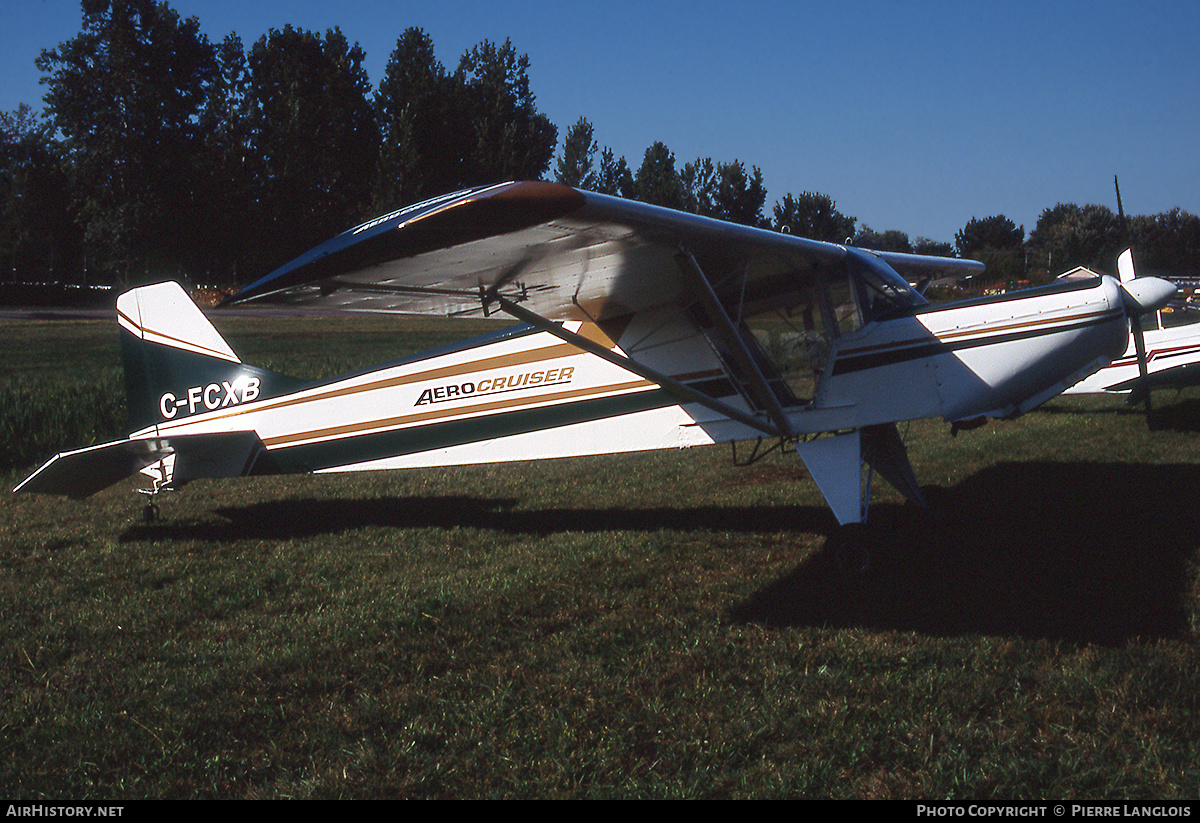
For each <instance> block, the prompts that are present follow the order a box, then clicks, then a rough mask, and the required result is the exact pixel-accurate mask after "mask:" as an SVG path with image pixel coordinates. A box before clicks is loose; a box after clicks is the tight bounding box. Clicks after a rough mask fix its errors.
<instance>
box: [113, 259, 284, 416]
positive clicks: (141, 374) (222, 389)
mask: <svg viewBox="0 0 1200 823" xmlns="http://www.w3.org/2000/svg"><path fill="white" fill-rule="evenodd" d="M117 322H118V324H119V325H120V327H121V353H122V356H123V358H124V363H125V393H126V397H127V400H128V404H129V419H130V421H131V422H132V424H133V427H134V430H135V431H138V430H141V429H145V428H147V427H149V426H154V425H157V424H159V423H164V422H167V421H172V420H180V419H182V418H185V417H188V416H191V415H193V414H199V413H201V412H205V411H213V410H215V409H219V408H224V407H227V406H230V405H239V404H241V403H246V402H250V401H251V400H258V399H263V398H266V397H271V396H273V395H276V394H282V393H285V392H288V391H293V390H295V389H296V388H298V387H299V386H301V385H303V383H304V381H301V380H297V379H295V378H291V377H286V376H284V375H281V374H277V373H275V372H272V371H268V370H266V369H260V368H256V367H254V366H247V365H246V364H244V363H242V361H241V358H239V357H238V356H237V354H236V353H234V351H233V349H232V348H230V346H229V344H228V343H226V342H225V340H224V338H222V337H221V335H220V333H219V332H218V331H217V330H216V329H215V328H214V327H213V325H212V323H210V322H209V320H208V318H207V317H205V316H204V313H203V312H201V311H200V309H199V307H197V306H196V304H195V303H193V302H192V301H191V299H190V298H189V297H188V296H187V293H186V292H184V290H183V288H182V287H180V286H179V284H178V283H171V282H168V283H159V284H157V285H153V286H143V287H141V288H138V289H134V290H133V291H129V292H126V293H124V294H122V295H121V296H120V297H118V298H117Z"/></svg>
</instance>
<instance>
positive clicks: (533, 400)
mask: <svg viewBox="0 0 1200 823" xmlns="http://www.w3.org/2000/svg"><path fill="white" fill-rule="evenodd" d="M654 385H655V384H654V383H651V382H649V381H647V380H638V381H635V382H632V383H620V384H613V385H608V386H593V387H591V388H586V389H573V390H571V391H564V392H556V393H554V394H546V395H540V396H538V397H510V398H506V399H504V400H495V401H492V402H490V403H480V404H478V405H475V406H466V407H459V408H455V409H437V410H431V411H427V412H419V413H416V414H407V415H401V416H399V417H388V418H383V419H379V420H369V421H363V422H360V423H351V424H347V425H344V426H330V427H328V428H324V429H314V430H312V431H306V432H295V433H293V434H286V435H280V436H279V437H271V438H268V439H264V440H263V444H264V445H265V446H266V447H267V448H274V447H279V446H288V445H294V444H296V443H298V442H300V441H318V440H333V439H337V438H341V437H347V436H350V435H355V434H361V433H362V432H365V431H369V430H372V429H398V428H404V427H407V426H412V425H415V424H419V423H429V422H435V421H437V420H439V419H444V418H448V417H472V416H479V415H483V414H487V413H490V412H496V411H501V410H504V409H511V408H514V407H516V406H527V405H532V404H536V405H547V406H553V405H557V404H558V403H562V402H565V401H568V400H577V399H580V398H584V397H592V396H595V395H598V394H605V393H609V392H616V391H621V392H630V391H636V390H641V389H645V388H649V387H652V386H654Z"/></svg>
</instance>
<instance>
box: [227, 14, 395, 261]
mask: <svg viewBox="0 0 1200 823" xmlns="http://www.w3.org/2000/svg"><path fill="white" fill-rule="evenodd" d="M363 58H364V54H363V51H362V49H361V48H360V47H359V46H358V45H357V44H356V45H354V46H351V45H350V44H349V43H348V42H347V40H346V38H345V36H344V35H343V34H342V33H341V31H340V30H338V29H336V28H334V29H330V30H329V31H327V32H326V33H325V36H324V37H321V36H320V35H319V34H316V33H313V32H309V31H304V30H301V29H295V28H293V27H292V26H290V25H289V26H285V27H284V28H283V30H282V31H280V30H276V29H272V30H271V31H270V32H269V33H268V34H266V35H263V36H262V37H261V38H259V40H258V41H257V42H256V43H255V44H254V46H253V47H252V48H251V49H250V56H249V60H248V63H249V68H250V83H249V88H248V100H249V104H250V112H249V116H250V121H251V124H252V128H251V136H250V139H251V145H252V152H251V154H252V156H253V158H254V160H255V163H256V169H255V172H256V183H255V188H256V189H257V194H258V197H259V206H260V212H259V219H260V221H261V230H262V231H263V233H264V237H263V241H264V242H265V243H266V244H267V248H268V249H270V250H271V252H272V258H271V259H269V260H267V261H264V262H263V263H262V264H261V265H265V266H274V265H278V264H279V263H282V262H284V261H285V260H287V259H289V258H290V257H292V256H294V255H296V254H299V253H300V252H302V251H304V250H305V249H308V248H310V247H311V246H313V245H315V244H317V243H319V242H321V241H323V240H326V239H328V238H329V237H332V236H333V235H335V234H338V233H340V232H342V231H343V230H345V229H346V228H348V227H349V226H351V225H353V223H355V222H356V221H358V220H361V219H364V218H365V217H367V216H368V215H369V214H370V208H369V204H370V202H371V190H372V182H373V178H374V175H375V172H376V169H377V161H378V146H379V130H378V125H377V123H376V121H375V115H374V110H373V109H372V107H371V105H370V102H369V100H368V97H367V96H368V93H369V91H370V84H369V83H368V81H367V73H366V70H365V69H364V68H363Z"/></svg>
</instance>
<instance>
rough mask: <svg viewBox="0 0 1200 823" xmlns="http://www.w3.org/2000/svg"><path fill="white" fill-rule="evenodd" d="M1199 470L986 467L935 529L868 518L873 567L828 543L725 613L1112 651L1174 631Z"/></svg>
mask: <svg viewBox="0 0 1200 823" xmlns="http://www.w3.org/2000/svg"><path fill="white" fill-rule="evenodd" d="M1198 496H1200V467H1196V466H1190V465H1169V466H1135V465H1126V464H1096V463H1064V464H1052V463H1020V464H1013V463H1009V464H999V465H996V466H993V467H990V468H988V469H985V470H983V471H981V472H979V473H978V474H975V475H973V476H972V477H970V478H968V479H967V480H966V481H964V482H963V483H962V484H960V485H959V486H957V487H955V488H954V489H951V490H947V491H945V492H944V493H943V494H942V495H940V497H942V498H943V499H942V500H941V503H940V505H942V506H944V511H945V520H946V522H945V523H942V524H938V525H932V524H931V523H930V522H929V519H928V518H917V517H913V516H911V515H910V514H909V513H906V512H904V511H902V510H900V509H898V508H896V507H891V508H889V509H880V510H877V511H875V512H873V518H875V520H874V522H873V524H872V526H871V527H870V528H868V529H867V530H866V533H865V534H864V535H863V537H864V539H865V540H866V541H867V542H868V544H869V545H870V546H871V547H872V551H873V564H872V568H871V570H870V572H868V573H867V574H866V575H864V576H861V577H851V576H848V575H846V574H843V573H842V572H841V571H840V569H839V568H838V566H837V562H836V559H835V556H834V554H835V543H836V539H835V538H833V537H831V538H830V540H829V541H827V543H826V546H825V548H823V549H822V550H821V551H818V552H817V553H815V554H814V555H813V556H812V557H810V558H808V559H807V560H806V561H804V562H803V563H801V564H800V565H799V566H798V567H797V568H796V569H794V570H793V571H792V572H791V573H790V574H788V575H787V576H785V577H784V578H782V579H780V580H777V581H775V582H774V583H772V584H770V585H768V586H766V587H764V588H763V589H762V590H760V591H759V592H757V593H756V594H754V595H753V596H752V597H750V598H749V599H748V600H747V601H745V602H744V603H742V604H740V605H739V606H738V607H737V608H736V609H735V617H737V618H739V619H741V620H746V621H752V622H761V623H766V624H770V625H793V626H795V625H810V626H811V625H830V626H843V627H849V626H858V627H870V628H878V629H891V630H901V631H919V632H922V633H927V634H933V635H957V634H966V633H985V634H1000V635H1018V636H1030V637H1043V638H1052V639H1062V640H1070V641H1076V642H1094V643H1104V644H1113V643H1120V642H1123V641H1125V640H1128V639H1132V638H1135V637H1141V638H1167V637H1181V636H1184V635H1186V634H1187V633H1188V631H1189V629H1188V614H1187V598H1188V591H1189V588H1190V579H1189V575H1190V574H1192V573H1193V568H1192V567H1191V564H1190V563H1189V560H1190V559H1191V558H1193V557H1194V555H1195V552H1196V547H1197V544H1198V542H1200V528H1198V527H1200V505H1198V502H1200V501H1198V500H1197V497H1198Z"/></svg>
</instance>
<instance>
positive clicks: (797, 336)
mask: <svg viewBox="0 0 1200 823" xmlns="http://www.w3.org/2000/svg"><path fill="white" fill-rule="evenodd" d="M981 269H982V266H980V264H977V263H974V262H972V261H966V260H958V259H951V258H935V257H926V256H918V255H903V254H892V253H882V252H873V251H867V250H864V249H859V248H855V247H852V246H848V245H840V244H835V243H824V242H818V241H814V240H808V239H804V238H800V237H795V236H792V235H789V234H786V233H779V232H772V231H767V230H761V229H755V228H749V227H746V226H741V225H734V224H730V223H726V222H721V221H717V220H712V219H707V218H703V217H698V216H695V215H690V214H683V213H680V212H677V211H673V210H669V209H664V208H659V207H654V206H649V205H646V204H643V203H637V202H633V201H629V200H623V199H619V198H614V197H607V196H603V195H598V194H594V193H591V192H583V191H579V190H576V189H572V188H568V187H566V186H562V185H558V184H552V183H544V182H514V183H505V184H501V185H493V186H486V187H480V188H474V189H470V190H466V191H460V192H456V193H454V194H448V195H446V196H444V197H439V198H436V199H433V200H429V201H426V202H424V203H419V204H417V205H414V206H409V207H407V208H403V209H400V210H398V211H395V212H393V213H391V214H388V215H385V216H382V217H380V218H378V219H376V220H372V221H370V222H368V223H365V224H363V225H361V226H358V227H356V228H353V229H351V230H349V231H347V232H345V233H343V234H341V235H339V236H338V237H335V238H334V239H332V240H330V241H328V242H326V243H325V244H323V245H321V246H319V247H317V248H315V249H313V250H311V251H310V252H308V253H306V254H304V255H303V256H301V257H299V258H297V259H296V260H293V261H292V262H290V263H288V264H286V265H284V266H283V267H281V268H280V269H278V270H276V271H275V272H273V273H272V274H270V275H268V276H267V277H265V278H263V279H262V280H260V281H258V282H256V283H254V284H252V285H250V286H248V287H247V288H245V289H244V290H243V291H242V292H240V293H239V294H237V295H235V296H234V297H233V298H231V300H230V301H229V302H230V303H232V304H237V305H246V304H267V303H275V304H281V303H282V304H287V305H292V306H323V307H337V308H340V309H343V310H346V311H354V312H382V313H395V314H408V313H419V314H426V315H442V316H470V315H480V316H482V315H492V314H503V315H507V316H509V317H512V318H515V319H517V320H519V321H521V325H519V326H516V327H511V328H505V329H504V330H502V331H499V332H498V333H496V334H493V335H491V336H487V337H484V338H479V339H473V340H468V341H465V342H463V343H461V344H459V345H456V346H452V347H449V348H443V349H439V350H437V351H432V352H428V353H425V354H422V355H419V356H415V357H408V358H406V359H403V360H399V361H397V362H393V363H387V364H385V365H381V366H378V367H376V368H372V369H369V370H365V371H360V372H355V373H353V374H348V375H344V376H341V377H336V378H332V379H327V380H320V381H317V382H304V381H299V380H296V379H292V378H289V377H286V376H284V375H280V374H276V373H273V372H270V371H266V370H263V369H259V368H255V367H253V366H250V365H247V364H245V363H243V362H241V360H240V358H239V357H238V356H237V354H235V353H234V351H233V350H232V349H231V348H230V347H229V346H228V345H227V344H226V342H225V341H224V340H223V339H222V337H221V335H220V334H219V333H218V332H217V331H216V329H215V328H214V327H213V325H212V324H211V323H210V321H209V319H208V318H207V316H206V315H205V314H204V313H203V312H202V311H201V310H200V309H199V308H198V307H197V306H196V305H195V304H194V303H193V302H192V301H191V300H190V299H189V298H188V297H187V295H186V294H185V292H184V291H183V289H182V288H181V287H180V286H178V285H176V284H174V283H161V284H158V285H151V286H145V287H142V288H137V289H134V290H132V291H129V292H126V293H125V294H123V295H121V296H120V297H119V299H118V301H117V317H118V322H119V323H120V328H121V339H122V347H123V356H124V363H125V375H126V385H127V393H128V400H129V411H130V415H131V418H132V421H133V425H134V427H135V430H134V431H133V432H132V433H131V434H130V435H129V436H128V438H126V439H124V440H119V441H116V442H113V443H107V444H104V445H98V446H93V447H90V448H85V449H80V450H77V451H68V452H64V453H62V454H59V455H57V456H55V457H54V458H52V459H50V460H49V461H48V462H47V463H46V464H45V465H44V466H42V467H41V468H40V469H38V470H37V471H36V472H35V473H34V474H33V475H32V476H30V477H29V478H28V479H26V480H25V481H24V482H22V483H21V484H20V485H19V486H18V487H17V488H16V491H18V492H39V493H50V494H65V495H70V496H73V497H87V496H88V495H90V494H92V493H94V492H96V491H98V490H100V489H102V488H105V487H106V486H108V485H110V484H113V483H115V482H117V481H119V480H121V479H122V478H125V477H127V476H129V475H131V474H134V473H137V472H143V473H144V474H146V475H147V477H149V478H150V480H151V484H152V485H151V488H150V489H149V491H151V492H157V491H158V490H160V489H162V488H165V487H172V488H174V487H179V486H181V485H182V484H184V483H185V482H187V481H189V480H192V479H195V478H204V477H237V476H244V475H258V474H275V473H296V472H344V471H364V470H382V469H403V468H410V467H418V466H446V465H458V464H474V463H494V462H501V461H520V460H537V459H545V458H563V457H571V456H576V455H593V454H602V453H613V452H631V451H639V450H649V449H668V448H669V449H675V448H683V447H689V446H700V445H707V444H713V443H725V442H733V443H737V442H747V441H748V442H753V443H755V444H758V445H760V446H761V445H762V444H769V445H770V448H771V449H773V448H774V446H775V445H783V446H786V447H787V448H788V450H789V451H791V450H792V449H794V451H795V452H796V453H797V454H798V455H799V457H800V459H801V460H803V462H804V464H805V465H806V467H807V468H808V470H809V472H810V473H811V474H812V475H813V477H814V479H815V480H816V482H817V484H818V486H819V488H820V490H821V492H822V493H823V495H824V496H825V499H826V500H827V502H828V503H829V505H830V507H831V508H832V510H833V512H834V514H835V515H836V517H837V519H838V521H839V522H840V523H842V524H856V523H861V522H863V521H864V520H865V519H866V517H867V513H868V505H869V502H870V496H871V492H870V490H871V482H870V480H871V478H872V476H873V473H874V472H878V473H879V474H880V475H881V476H883V477H884V478H885V479H887V480H888V481H889V482H891V483H892V484H893V485H895V486H896V487H897V488H898V489H899V490H900V491H901V492H903V493H904V494H905V495H906V496H907V497H908V498H909V499H911V500H914V501H917V502H918V503H923V500H922V496H921V491H920V488H919V486H918V484H917V482H916V479H915V478H914V476H913V471H912V468H911V466H910V464H909V460H908V457H907V455H906V450H905V447H904V444H903V443H902V440H901V437H900V436H899V434H898V432H897V428H896V423H898V422H900V421H905V420H911V419H918V418H927V417H932V418H938V417H940V418H943V419H944V420H946V421H947V422H949V423H950V424H952V425H954V426H956V427H963V426H970V425H973V424H974V423H976V422H981V421H983V420H984V419H986V418H1010V417H1014V416H1017V415H1020V414H1022V413H1023V412H1026V411H1029V410H1030V409H1033V408H1035V407H1036V406H1038V405H1039V404H1041V403H1043V402H1044V401H1046V400H1047V399H1049V398H1051V397H1053V396H1055V395H1057V394H1058V393H1060V392H1062V391H1063V390H1064V389H1065V388H1067V387H1068V386H1071V385H1073V384H1076V383H1078V382H1079V381H1080V380H1082V379H1083V378H1084V377H1086V376H1088V375H1090V374H1093V373H1095V372H1097V371H1098V370H1099V369H1101V368H1102V367H1103V366H1105V365H1106V364H1108V363H1110V362H1111V361H1113V360H1114V359H1115V358H1117V357H1120V356H1121V355H1122V354H1123V353H1124V352H1125V349H1126V345H1127V342H1128V341H1129V339H1130V325H1131V320H1136V319H1137V318H1138V317H1140V315H1141V314H1142V313H1145V312H1150V311H1154V310H1156V309H1157V308H1158V307H1160V306H1162V305H1163V304H1164V303H1165V302H1166V301H1167V300H1168V299H1169V298H1170V297H1171V295H1173V294H1174V292H1175V287H1174V286H1173V285H1171V284H1170V283H1167V282H1165V281H1163V280H1158V279H1155V278H1136V279H1129V280H1127V281H1125V282H1122V281H1120V280H1117V279H1115V278H1112V277H1096V278H1093V279H1089V280H1085V281H1079V282H1071V283H1063V284H1057V285H1053V286H1049V287H1045V288H1040V289H1032V290H1027V291H1022V292H1017V293H1014V294H1008V295H1002V296H999V297H995V298H984V299H977V300H969V301H965V302H961V303H956V304H952V305H939V306H934V305H930V304H929V303H928V302H927V301H926V300H925V299H924V298H923V297H922V296H921V295H920V294H919V293H918V292H917V291H916V290H914V289H913V288H912V287H911V286H910V285H909V280H910V279H911V280H913V281H916V280H918V279H920V278H921V277H923V276H930V275H937V276H947V275H954V274H957V275H959V276H962V275H965V274H972V273H976V274H977V273H978V272H979V271H980V270H981ZM218 312H219V310H218ZM764 448H765V447H764ZM757 453H760V451H759V450H756V454H757ZM151 505H153V504H151Z"/></svg>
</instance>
